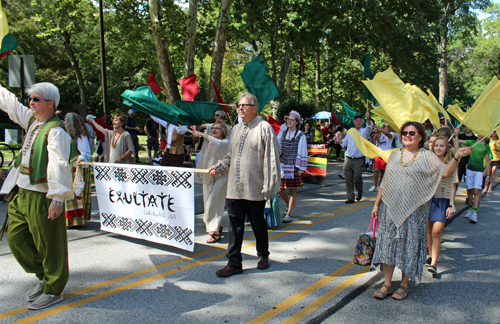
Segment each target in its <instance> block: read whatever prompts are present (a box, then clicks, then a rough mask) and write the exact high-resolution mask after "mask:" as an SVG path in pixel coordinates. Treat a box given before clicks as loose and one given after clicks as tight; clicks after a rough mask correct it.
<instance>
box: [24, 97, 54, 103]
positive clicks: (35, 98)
mask: <svg viewBox="0 0 500 324" xmlns="http://www.w3.org/2000/svg"><path fill="white" fill-rule="evenodd" d="M40 100H45V101H52V99H43V98H38V97H33V98H28V102H32V101H33V102H39V101H40Z"/></svg>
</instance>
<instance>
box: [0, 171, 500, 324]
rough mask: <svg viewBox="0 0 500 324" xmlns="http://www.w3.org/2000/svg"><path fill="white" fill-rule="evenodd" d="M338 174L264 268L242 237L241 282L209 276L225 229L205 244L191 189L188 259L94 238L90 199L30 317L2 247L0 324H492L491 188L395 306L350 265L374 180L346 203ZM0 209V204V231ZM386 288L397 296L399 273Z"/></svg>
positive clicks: (218, 262)
mask: <svg viewBox="0 0 500 324" xmlns="http://www.w3.org/2000/svg"><path fill="white" fill-rule="evenodd" d="M340 170H341V164H340V163H330V164H329V165H328V176H327V181H326V185H325V186H324V187H321V186H317V185H311V184H306V185H305V186H304V188H301V189H300V190H299V191H298V192H299V194H298V203H297V206H296V208H295V210H294V212H293V215H292V217H293V219H294V222H292V223H291V224H289V225H286V226H282V227H281V228H278V229H274V230H272V231H270V233H269V239H270V251H271V255H270V259H271V267H270V268H269V269H268V270H266V271H260V270H257V269H256V264H257V256H256V252H255V240H254V238H253V236H252V232H251V228H247V232H246V239H245V241H244V246H243V253H244V256H243V257H244V262H243V267H244V273H243V274H240V275H236V276H233V277H230V278H219V277H217V276H216V275H215V271H216V270H217V269H219V268H222V267H224V266H225V264H226V258H225V248H226V247H227V232H226V230H224V234H226V236H225V237H223V239H222V241H221V242H219V243H217V244H207V243H205V241H206V240H207V238H208V235H207V234H206V233H205V227H204V224H203V221H202V219H203V214H202V212H203V205H202V196H201V187H200V186H197V187H196V188H195V191H196V198H195V200H196V213H197V214H196V226H195V227H196V248H195V251H194V252H193V253H189V252H187V251H182V250H179V249H176V248H173V247H169V246H165V245H160V244H155V243H150V242H147V241H142V240H137V239H132V238H128V237H124V236H120V235H116V234H111V233H107V232H102V231H100V230H99V222H98V209H97V202H96V199H95V197H94V201H93V202H94V204H93V215H92V221H90V222H88V223H87V224H86V225H85V226H84V227H83V228H81V229H72V230H69V231H68V241H69V242H68V245H69V262H70V263H69V266H70V279H69V282H68V284H67V286H66V289H65V291H64V294H65V296H64V297H65V300H64V301H63V302H62V303H59V304H57V305H54V306H53V307H51V308H48V309H46V310H41V311H29V310H28V309H27V307H26V306H27V302H26V300H25V298H26V294H27V293H28V292H30V291H31V290H32V289H33V287H34V286H35V285H36V280H35V277H34V275H30V274H26V273H25V272H24V271H23V270H22V268H21V267H20V266H19V264H18V263H17V262H16V260H15V259H14V258H13V256H12V254H11V253H10V249H9V247H8V246H7V242H6V240H5V239H4V240H3V241H2V242H0V287H1V289H0V323H10V322H16V323H29V322H33V321H40V322H41V323H63V322H64V323H195V322H202V323H248V322H250V323H263V322H268V323H282V322H285V323H296V322H300V323H366V322H367V321H368V322H375V323H381V322H388V321H391V322H406V323H499V322H500V303H499V302H498V301H499V300H500V298H499V297H500V296H499V295H500V293H499V291H500V290H499V279H500V257H499V254H498V249H497V245H498V240H499V234H498V233H499V229H500V217H499V212H498V207H497V206H498V200H499V191H500V188H495V189H494V191H493V193H492V194H489V195H486V196H485V197H484V198H483V201H482V202H481V209H480V211H479V217H478V223H477V224H471V223H469V222H468V220H467V219H465V218H463V210H464V206H463V202H464V196H463V193H464V192H465V190H464V184H463V183H462V184H461V187H460V189H459V192H458V194H457V203H458V206H459V208H458V212H457V214H456V215H455V217H454V218H453V219H452V221H451V222H449V224H448V225H447V227H446V228H445V232H444V234H443V238H444V240H445V241H444V243H443V245H442V252H441V257H440V260H439V262H438V272H439V273H438V274H437V275H436V276H434V277H433V276H431V275H430V274H429V273H427V272H425V271H424V274H423V276H422V282H421V283H420V284H418V285H416V284H415V283H411V284H410V294H409V296H408V298H407V299H406V300H404V301H396V300H393V299H392V298H390V297H388V298H386V299H385V300H376V299H374V298H373V297H372V295H373V293H374V292H375V291H376V289H378V287H379V286H380V284H381V282H382V275H381V273H380V271H379V270H378V269H377V270H374V271H369V269H368V268H366V267H361V266H355V265H352V264H351V259H352V254H353V251H354V246H355V244H356V242H357V239H358V236H359V234H360V233H361V232H364V231H365V230H366V227H367V226H368V223H369V221H370V212H371V209H372V206H373V201H374V198H375V193H370V192H368V188H369V187H370V186H371V183H372V174H370V173H365V174H364V179H365V183H364V189H365V193H364V199H363V200H362V201H361V202H358V203H356V204H352V205H345V204H344V200H345V199H346V197H345V184H344V182H343V180H342V179H340V178H339V177H338V176H337V173H338V172H339V171H340ZM281 207H282V208H283V207H284V204H283V203H282V202H281ZM6 208H7V206H6V204H2V205H0V221H1V222H3V219H4V216H5V211H6ZM223 225H224V227H225V228H227V218H225V219H224V221H223ZM394 280H395V282H394V286H395V287H397V284H398V283H399V282H398V280H400V272H399V271H396V276H395V279H394Z"/></svg>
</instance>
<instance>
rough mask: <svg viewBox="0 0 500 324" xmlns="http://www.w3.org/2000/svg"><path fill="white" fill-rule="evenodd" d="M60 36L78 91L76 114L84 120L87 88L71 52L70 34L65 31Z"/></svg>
mask: <svg viewBox="0 0 500 324" xmlns="http://www.w3.org/2000/svg"><path fill="white" fill-rule="evenodd" d="M61 36H62V39H63V43H64V48H65V49H66V53H67V54H68V57H69V60H70V62H71V66H72V67H73V71H75V75H76V80H77V82H78V88H79V89H80V103H79V104H78V106H77V110H78V114H79V115H80V116H81V117H82V118H85V116H87V103H88V93H87V87H85V82H84V80H83V75H82V71H81V70H80V66H79V64H78V60H77V59H76V57H75V53H74V52H73V48H72V47H71V34H70V33H69V32H67V31H63V32H61Z"/></svg>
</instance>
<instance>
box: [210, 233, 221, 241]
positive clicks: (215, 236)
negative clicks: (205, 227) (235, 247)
mask: <svg viewBox="0 0 500 324" xmlns="http://www.w3.org/2000/svg"><path fill="white" fill-rule="evenodd" d="M221 239H222V235H220V234H210V238H209V239H208V240H207V243H217V242H219V241H220V240H221Z"/></svg>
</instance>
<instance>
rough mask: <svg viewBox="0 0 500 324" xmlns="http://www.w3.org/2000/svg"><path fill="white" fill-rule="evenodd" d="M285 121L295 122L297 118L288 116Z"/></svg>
mask: <svg viewBox="0 0 500 324" xmlns="http://www.w3.org/2000/svg"><path fill="white" fill-rule="evenodd" d="M286 121H294V122H296V121H297V119H295V118H288V119H287V120H286Z"/></svg>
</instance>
